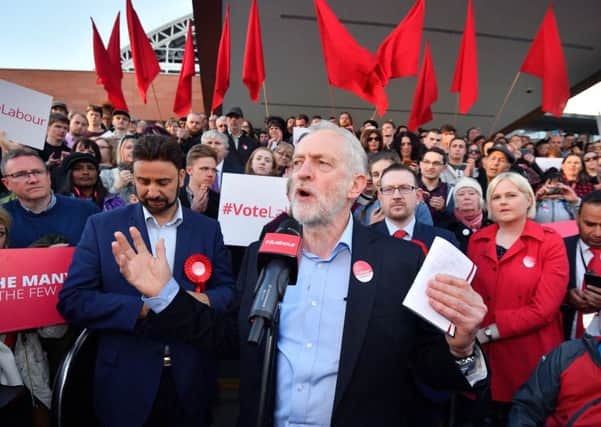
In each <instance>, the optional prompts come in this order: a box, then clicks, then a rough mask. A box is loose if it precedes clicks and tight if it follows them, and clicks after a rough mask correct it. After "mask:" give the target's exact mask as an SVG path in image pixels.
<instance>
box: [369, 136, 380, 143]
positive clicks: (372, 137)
mask: <svg viewBox="0 0 601 427" xmlns="http://www.w3.org/2000/svg"><path fill="white" fill-rule="evenodd" d="M371 141H380V137H379V136H370V137H369V138H367V142H371Z"/></svg>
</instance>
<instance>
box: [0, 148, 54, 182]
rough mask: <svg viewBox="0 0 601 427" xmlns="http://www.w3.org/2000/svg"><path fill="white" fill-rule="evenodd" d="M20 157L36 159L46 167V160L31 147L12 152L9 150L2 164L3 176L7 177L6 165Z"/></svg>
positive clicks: (16, 149)
mask: <svg viewBox="0 0 601 427" xmlns="http://www.w3.org/2000/svg"><path fill="white" fill-rule="evenodd" d="M19 157H35V158H37V159H38V160H39V161H40V162H41V163H42V164H43V165H44V167H46V164H45V163H44V160H43V159H42V158H41V157H40V155H39V153H38V152H37V151H34V150H32V149H31V148H29V147H18V148H14V149H12V150H8V151H7V152H6V153H4V154H3V155H2V162H0V172H1V173H2V175H3V176H5V175H6V164H7V163H8V161H9V160H12V159H17V158H19Z"/></svg>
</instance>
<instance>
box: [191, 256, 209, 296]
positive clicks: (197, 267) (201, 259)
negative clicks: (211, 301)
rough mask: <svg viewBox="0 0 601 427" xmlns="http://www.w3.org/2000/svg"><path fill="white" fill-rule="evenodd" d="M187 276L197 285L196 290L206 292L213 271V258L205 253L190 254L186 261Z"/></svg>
mask: <svg viewBox="0 0 601 427" xmlns="http://www.w3.org/2000/svg"><path fill="white" fill-rule="evenodd" d="M184 272H185V273H186V277H187V278H188V280H190V281H191V282H192V283H194V284H195V285H196V289H195V291H196V292H204V290H205V285H206V283H207V281H208V280H209V279H210V278H211V273H213V266H212V264H211V260H210V259H209V258H207V257H206V256H204V255H201V254H194V255H190V256H189V257H188V259H187V260H186V262H185V263H184Z"/></svg>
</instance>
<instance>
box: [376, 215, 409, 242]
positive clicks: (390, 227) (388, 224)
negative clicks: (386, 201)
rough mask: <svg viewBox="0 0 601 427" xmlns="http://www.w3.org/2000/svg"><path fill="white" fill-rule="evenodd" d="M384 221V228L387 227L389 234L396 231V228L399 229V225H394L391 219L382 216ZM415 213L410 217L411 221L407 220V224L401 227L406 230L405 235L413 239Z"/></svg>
mask: <svg viewBox="0 0 601 427" xmlns="http://www.w3.org/2000/svg"><path fill="white" fill-rule="evenodd" d="M384 221H385V222H386V228H388V234H390V235H391V236H392V235H393V234H394V233H396V232H397V231H398V230H400V229H401V228H400V227H397V226H396V225H394V224H393V223H392V221H390V220H389V219H388V218H384ZM415 223H416V220H415V215H413V217H411V221H409V224H407V225H406V226H404V227H403V230H405V231H406V232H407V235H408V236H409V238H410V239H413V231H414V230H415Z"/></svg>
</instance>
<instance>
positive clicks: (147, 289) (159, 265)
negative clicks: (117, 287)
mask: <svg viewBox="0 0 601 427" xmlns="http://www.w3.org/2000/svg"><path fill="white" fill-rule="evenodd" d="M129 232H130V234H131V238H132V240H133V243H134V247H135V248H136V249H135V251H134V249H133V248H132V247H131V246H130V245H129V242H128V241H127V239H126V238H125V235H124V234H123V233H121V232H120V231H117V232H116V233H115V240H114V241H113V243H112V245H111V247H112V250H113V256H114V257H115V261H116V262H117V265H118V266H119V271H120V272H121V274H122V275H123V277H124V278H125V280H127V281H128V282H129V283H130V284H132V285H133V286H134V287H135V288H136V289H137V290H138V291H140V292H141V293H142V294H143V295H145V296H147V297H155V296H157V295H158V294H159V292H161V289H163V287H164V286H165V284H166V283H167V282H168V281H169V279H170V278H171V271H170V270H169V264H168V263H167V257H166V255H165V241H164V240H163V239H160V240H159V241H158V242H157V245H156V254H157V256H156V257H153V256H152V254H151V253H150V252H148V249H147V248H146V244H145V243H144V239H142V235H141V234H140V232H139V231H138V229H137V228H136V227H130V228H129Z"/></svg>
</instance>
